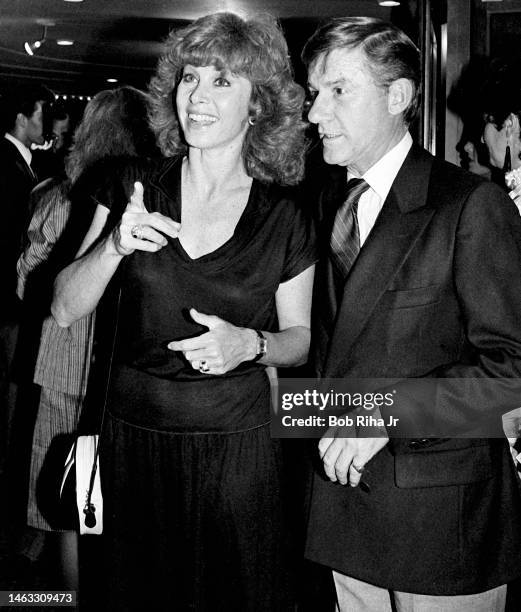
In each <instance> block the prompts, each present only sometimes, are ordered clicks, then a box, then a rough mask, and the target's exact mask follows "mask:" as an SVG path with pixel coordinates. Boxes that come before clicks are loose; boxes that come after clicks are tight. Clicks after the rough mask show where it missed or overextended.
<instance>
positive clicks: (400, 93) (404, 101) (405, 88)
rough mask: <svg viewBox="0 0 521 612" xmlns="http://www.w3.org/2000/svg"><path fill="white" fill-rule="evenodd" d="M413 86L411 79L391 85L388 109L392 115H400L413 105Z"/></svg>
mask: <svg viewBox="0 0 521 612" xmlns="http://www.w3.org/2000/svg"><path fill="white" fill-rule="evenodd" d="M412 97H413V86H412V83H411V81H409V79H404V78H402V79H396V81H393V82H392V83H391V84H390V85H389V90H388V92H387V108H388V110H389V113H390V114H391V115H399V114H400V113H403V112H404V111H405V109H406V108H407V107H408V106H409V104H410V103H411V100H412Z"/></svg>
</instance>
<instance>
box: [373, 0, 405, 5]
mask: <svg viewBox="0 0 521 612" xmlns="http://www.w3.org/2000/svg"><path fill="white" fill-rule="evenodd" d="M378 4H379V5H380V6H400V3H399V2H398V0H378Z"/></svg>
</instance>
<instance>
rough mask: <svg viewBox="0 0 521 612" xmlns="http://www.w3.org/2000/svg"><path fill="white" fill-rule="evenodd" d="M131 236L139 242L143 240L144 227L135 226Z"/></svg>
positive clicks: (132, 228)
mask: <svg viewBox="0 0 521 612" xmlns="http://www.w3.org/2000/svg"><path fill="white" fill-rule="evenodd" d="M130 235H131V236H132V237H133V238H136V239H137V240H143V226H142V225H133V226H132V227H131V228H130Z"/></svg>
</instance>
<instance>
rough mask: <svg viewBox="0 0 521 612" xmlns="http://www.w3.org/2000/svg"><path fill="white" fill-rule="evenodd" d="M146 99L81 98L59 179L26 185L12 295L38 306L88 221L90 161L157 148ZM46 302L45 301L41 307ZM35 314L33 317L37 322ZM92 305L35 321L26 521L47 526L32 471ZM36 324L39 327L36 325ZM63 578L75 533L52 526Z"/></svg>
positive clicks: (84, 339)
mask: <svg viewBox="0 0 521 612" xmlns="http://www.w3.org/2000/svg"><path fill="white" fill-rule="evenodd" d="M148 103H149V100H148V98H147V96H146V94H144V93H143V92H141V91H138V90H137V89H134V88H133V87H120V88H118V89H114V90H111V91H102V92H99V93H98V94H97V95H96V96H95V97H94V98H93V99H92V100H91V101H90V102H89V103H88V104H87V106H86V108H85V113H84V116H83V119H82V121H81V123H80V125H79V126H78V128H77V130H76V132H75V135H74V144H73V147H72V149H71V151H70V154H69V157H68V159H67V162H66V174H67V179H66V180H64V181H62V182H59V183H57V182H54V183H49V182H46V183H43V184H42V185H41V186H40V187H39V188H37V189H36V191H35V192H34V193H33V196H32V198H33V201H35V202H36V208H35V212H34V215H33V217H32V220H31V223H30V226H29V230H28V245H27V247H26V249H25V251H24V253H23V254H22V256H21V257H20V259H19V261H18V295H19V297H20V298H23V297H24V294H25V301H26V302H29V306H30V307H32V308H34V303H36V304H38V305H39V308H42V300H43V302H45V298H44V297H43V296H44V295H45V293H46V292H47V293H48V292H49V285H50V286H51V287H52V282H53V281H54V277H55V275H56V273H57V271H58V270H59V269H60V267H63V266H64V265H65V264H66V263H68V262H69V261H71V260H72V258H73V257H74V255H75V253H76V251H77V249H78V246H79V245H80V244H81V242H82V240H83V237H84V236H85V233H86V231H87V229H88V227H89V225H90V222H91V220H92V216H93V207H92V204H91V202H90V201H89V200H86V198H85V197H84V190H85V189H86V185H87V184H89V183H90V182H91V181H92V180H93V176H92V174H96V172H95V170H94V168H96V164H101V163H102V164H106V163H107V162H108V160H110V159H111V158H112V157H114V156H118V157H119V156H125V157H132V156H137V155H139V156H146V155H150V156H151V155H154V154H157V148H156V145H155V138H154V135H153V134H152V132H151V131H150V128H149V126H148V121H147V113H148ZM48 307H49V302H47V310H45V313H48ZM39 321H41V319H38V322H39ZM93 330H94V313H91V314H89V315H88V316H86V317H84V318H83V319H81V320H79V321H77V322H75V323H74V324H73V325H71V327H70V328H69V329H67V330H64V329H61V328H60V327H58V325H57V324H56V322H55V320H54V319H53V318H52V317H51V316H47V317H46V318H45V320H44V321H43V326H42V327H41V339H40V345H39V351H38V357H37V359H36V367H35V371H34V382H35V383H36V384H37V385H39V386H40V387H41V391H40V404H39V408H38V415H37V420H36V425H35V430H34V434H33V446H32V449H33V450H32V456H31V470H30V482H29V497H28V511H27V524H28V525H29V526H30V527H34V528H36V529H38V530H42V531H43V532H45V533H48V534H49V533H50V532H52V531H54V530H53V528H52V526H51V525H50V524H49V522H48V520H47V519H46V517H45V516H44V515H42V512H41V508H40V506H41V505H43V506H44V507H45V499H42V498H41V497H40V496H39V495H37V491H38V486H37V484H38V477H39V474H40V471H41V468H42V465H43V462H44V459H45V457H46V455H47V452H48V449H49V446H50V444H51V442H52V440H53V439H55V438H57V437H59V436H60V435H61V434H67V433H71V432H73V431H75V429H76V426H77V424H78V418H79V414H80V411H81V408H82V405H83V399H84V397H85V392H86V387H87V378H88V374H89V370H90V362H91V354H92V341H93ZM38 331H39V330H38ZM38 492H39V491H38ZM57 533H58V537H57V539H58V542H59V545H60V549H61V561H62V563H61V565H62V571H63V574H64V579H65V585H66V586H68V587H70V588H74V587H77V576H76V573H77V559H76V555H77V550H76V533H75V532H73V531H61V532H60V531H58V532H57Z"/></svg>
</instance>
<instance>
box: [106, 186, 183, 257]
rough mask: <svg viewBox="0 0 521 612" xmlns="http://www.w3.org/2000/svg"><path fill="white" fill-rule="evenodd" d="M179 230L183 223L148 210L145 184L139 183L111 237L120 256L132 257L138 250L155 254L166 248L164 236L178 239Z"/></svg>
mask: <svg viewBox="0 0 521 612" xmlns="http://www.w3.org/2000/svg"><path fill="white" fill-rule="evenodd" d="M180 229H181V224H180V223H177V222H176V221H173V220H172V219H170V217H166V216H165V215H162V214H161V213H158V212H154V213H149V212H148V211H147V209H146V208H145V204H144V202H143V185H142V184H141V183H140V182H136V183H134V191H133V192H132V196H131V197H130V202H129V203H128V204H127V207H126V208H125V212H124V213H123V216H122V217H121V221H120V222H119V224H118V225H117V226H116V228H115V229H114V230H113V232H112V234H111V237H112V241H113V243H114V248H115V249H116V251H117V252H118V254H119V255H123V256H124V255H130V254H131V253H133V252H134V251H136V250H138V251H149V252H151V253H154V252H156V251H159V250H160V249H162V248H163V247H164V246H166V244H167V239H166V238H165V236H170V237H171V238H177V236H178V234H179V230H180ZM136 236H139V237H136Z"/></svg>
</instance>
